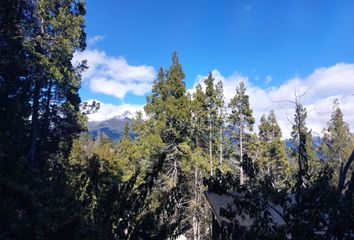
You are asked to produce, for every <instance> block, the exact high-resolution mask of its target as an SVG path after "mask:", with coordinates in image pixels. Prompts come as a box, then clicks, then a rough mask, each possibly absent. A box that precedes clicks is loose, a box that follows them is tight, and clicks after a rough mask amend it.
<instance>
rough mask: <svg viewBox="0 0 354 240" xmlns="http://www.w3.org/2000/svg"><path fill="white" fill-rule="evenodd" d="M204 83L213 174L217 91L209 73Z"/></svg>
mask: <svg viewBox="0 0 354 240" xmlns="http://www.w3.org/2000/svg"><path fill="white" fill-rule="evenodd" d="M204 83H205V107H206V111H207V118H206V125H207V132H208V142H209V162H210V175H213V165H214V164H213V152H214V151H213V150H214V149H213V145H214V142H215V140H214V139H215V138H216V132H217V126H216V124H217V121H218V115H217V114H218V109H217V95H216V94H217V92H216V89H215V85H214V78H213V75H212V74H211V73H209V75H208V77H207V78H206V79H205V80H204Z"/></svg>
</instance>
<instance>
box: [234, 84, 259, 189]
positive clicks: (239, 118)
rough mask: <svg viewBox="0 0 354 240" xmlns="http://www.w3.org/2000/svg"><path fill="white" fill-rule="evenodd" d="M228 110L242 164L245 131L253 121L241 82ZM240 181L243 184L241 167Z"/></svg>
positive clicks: (248, 129)
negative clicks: (229, 110) (235, 133)
mask: <svg viewBox="0 0 354 240" xmlns="http://www.w3.org/2000/svg"><path fill="white" fill-rule="evenodd" d="M229 108H230V109H231V113H230V115H229V121H230V123H231V124H232V125H234V126H235V127H236V130H237V132H238V134H237V137H236V139H237V140H238V143H239V146H240V147H239V149H240V152H239V154H240V163H242V161H243V155H244V141H245V133H246V132H245V130H247V131H252V129H253V124H254V121H255V119H254V117H253V116H252V110H251V108H250V104H249V96H248V95H247V94H246V87H245V84H244V83H243V82H242V81H241V82H240V83H239V85H238V86H237V87H236V95H235V96H234V97H233V98H232V99H231V101H230V103H229ZM240 179H241V183H243V181H244V176H243V169H242V167H240Z"/></svg>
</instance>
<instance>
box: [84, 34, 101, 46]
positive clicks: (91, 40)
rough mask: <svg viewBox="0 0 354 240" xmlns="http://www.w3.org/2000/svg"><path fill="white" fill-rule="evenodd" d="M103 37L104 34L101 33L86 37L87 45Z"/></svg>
mask: <svg viewBox="0 0 354 240" xmlns="http://www.w3.org/2000/svg"><path fill="white" fill-rule="evenodd" d="M103 39H105V36H102V35H95V36H93V37H89V38H87V45H88V46H94V45H95V44H96V43H97V42H99V41H102V40H103Z"/></svg>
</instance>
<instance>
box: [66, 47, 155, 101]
mask: <svg viewBox="0 0 354 240" xmlns="http://www.w3.org/2000/svg"><path fill="white" fill-rule="evenodd" d="M82 60H87V65H88V67H89V68H88V69H87V70H86V71H84V73H83V75H82V77H83V80H84V81H88V82H89V84H90V89H91V91H93V92H96V93H103V94H106V95H110V96H114V97H116V98H118V99H124V97H125V95H126V94H127V93H128V92H130V93H132V94H134V95H137V96H143V95H144V94H146V93H147V92H149V91H150V90H151V86H152V81H153V80H154V78H155V70H154V68H153V67H151V66H146V65H139V66H133V65H130V64H129V63H128V62H127V61H126V60H125V58H123V57H112V56H108V55H107V54H106V53H105V52H104V51H99V50H97V49H87V50H85V51H83V52H77V53H75V55H74V58H73V62H74V63H77V62H81V61H82Z"/></svg>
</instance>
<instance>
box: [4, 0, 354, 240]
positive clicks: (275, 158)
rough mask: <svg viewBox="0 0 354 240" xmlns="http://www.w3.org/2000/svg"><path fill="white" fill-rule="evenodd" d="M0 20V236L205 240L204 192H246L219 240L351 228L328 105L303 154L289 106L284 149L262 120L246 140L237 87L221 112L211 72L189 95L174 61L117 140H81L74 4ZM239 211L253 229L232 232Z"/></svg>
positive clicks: (244, 105)
mask: <svg viewBox="0 0 354 240" xmlns="http://www.w3.org/2000/svg"><path fill="white" fill-rule="evenodd" d="M0 13H1V15H0V56H1V57H0V61H1V64H0V93H1V94H0V112H1V123H0V195H1V198H0V216H1V218H0V239H166V238H174V237H176V236H178V235H180V234H184V235H186V236H188V237H189V238H191V239H208V238H210V228H211V222H210V214H211V213H210V210H209V206H208V205H207V202H206V200H205V196H204V194H203V193H204V191H214V192H218V193H225V194H227V193H229V192H239V193H245V192H248V193H249V195H247V196H248V198H246V200H245V201H242V202H241V201H237V199H235V205H237V206H242V207H241V208H238V209H241V210H240V211H236V212H230V213H228V214H226V215H227V216H228V218H229V219H230V220H231V221H230V222H231V223H233V224H231V225H228V226H227V229H228V230H227V231H228V234H229V237H230V238H236V237H238V238H244V239H251V238H262V237H263V238H264V237H266V238H275V237H278V238H279V239H283V238H284V236H289V234H290V236H292V237H293V238H296V239H304V238H307V239H310V238H316V235H314V232H315V230H316V229H320V228H321V227H322V228H325V229H326V231H327V232H326V233H325V235H324V236H326V237H328V239H330V237H333V236H334V237H338V238H340V237H342V238H344V237H345V236H348V233H350V231H352V220H353V212H354V211H352V210H353V205H352V193H353V178H354V177H353V171H352V170H353V167H352V165H351V162H352V160H353V159H352V158H350V154H351V152H352V150H353V146H354V138H353V135H352V134H351V133H350V130H349V127H348V124H347V123H345V122H344V120H343V114H342V111H341V109H340V106H339V103H338V101H335V102H334V105H333V113H332V116H331V119H329V122H328V126H327V128H326V129H324V131H323V139H322V143H321V145H320V146H319V147H318V149H314V146H313V144H312V136H311V131H310V130H309V129H308V127H307V126H306V115H307V113H306V109H305V108H304V106H303V105H302V104H301V103H300V101H299V99H295V101H294V112H295V113H294V121H293V128H292V132H291V137H292V140H291V141H292V145H293V147H292V148H286V146H285V144H284V142H283V141H282V133H281V129H280V127H279V125H278V123H277V119H276V114H275V112H274V111H272V110H271V111H270V112H269V114H267V115H264V116H262V118H261V119H260V125H259V126H258V129H259V130H258V133H256V132H255V131H254V124H255V118H254V117H253V112H252V109H251V107H250V104H249V96H248V95H247V93H246V87H245V85H244V83H243V82H240V83H239V84H238V85H237V86H235V95H234V97H233V98H232V99H231V101H230V102H229V103H226V102H225V97H224V94H223V84H222V82H221V81H220V82H215V79H214V78H213V76H212V74H211V73H210V74H209V75H208V77H207V78H206V79H205V80H204V87H203V86H202V85H197V86H196V88H195V91H194V92H193V93H189V92H187V89H186V85H185V82H184V79H185V73H184V71H183V68H182V65H181V63H180V61H179V59H178V55H177V53H176V52H174V53H173V54H172V61H171V65H170V66H169V67H168V68H166V69H164V68H160V69H159V71H158V74H157V78H156V80H155V81H154V83H153V86H152V90H151V94H150V95H149V96H148V97H147V98H146V105H145V107H144V111H145V114H146V117H144V114H143V113H141V112H140V113H137V115H136V117H135V118H134V120H133V123H132V124H131V125H129V124H127V125H126V127H125V134H124V136H123V137H122V139H120V141H119V142H118V143H114V142H112V141H111V140H110V139H108V138H107V137H105V136H104V135H101V136H99V137H98V138H96V139H94V138H92V137H90V136H89V135H88V134H87V133H86V134H85V131H86V130H87V113H90V112H91V111H94V110H95V108H96V107H97V106H94V105H88V104H87V103H81V100H80V97H79V94H78V90H79V88H80V84H81V73H82V71H83V70H85V69H86V68H87V67H86V63H85V61H84V62H82V63H78V64H73V63H72V57H73V54H74V52H75V51H83V50H84V49H85V38H86V36H85V32H84V26H85V22H84V15H85V5H84V3H83V2H82V1H80V0H54V1H48V0H37V1H26V0H3V1H1V3H0ZM130 131H133V132H134V133H135V134H136V137H135V138H134V139H132V138H131V136H130V134H129V132H130ZM318 153H321V154H320V156H323V158H324V159H323V160H320V159H319V157H318V156H319V154H318ZM348 159H349V160H348ZM288 193H291V194H294V196H295V200H294V203H292V204H289V201H290V200H289V199H287V196H288ZM259 196H262V198H263V199H264V201H267V200H272V201H277V202H279V204H281V205H282V206H283V208H284V214H283V215H284V216H282V217H283V218H284V219H285V220H286V223H287V224H286V226H285V227H277V226H273V225H272V224H271V220H269V218H267V217H261V216H265V215H264V213H265V212H266V211H267V210H266V208H265V207H264V206H261V205H260V204H259V201H258V200H257V199H259ZM329 196H333V197H332V198H331V201H329V200H328V197H329ZM246 203H247V204H246ZM254 209H256V210H257V211H254ZM251 211H253V214H254V215H255V216H256V219H257V221H256V222H255V224H256V227H254V228H251V229H242V228H240V227H239V225H238V224H237V222H236V221H237V220H235V216H236V215H240V214H243V213H244V212H247V213H249V212H251ZM257 224H258V225H257ZM321 237H322V236H321Z"/></svg>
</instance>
